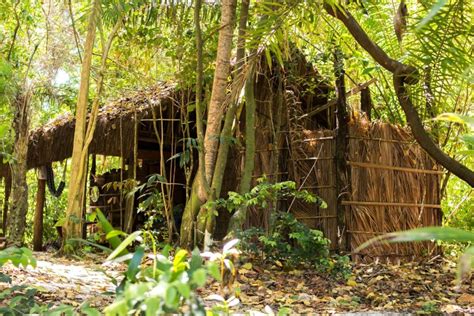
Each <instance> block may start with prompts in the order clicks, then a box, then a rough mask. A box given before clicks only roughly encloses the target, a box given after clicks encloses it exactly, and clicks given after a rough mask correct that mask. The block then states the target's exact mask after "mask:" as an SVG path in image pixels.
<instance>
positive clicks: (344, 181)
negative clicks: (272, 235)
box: [334, 48, 351, 250]
mask: <svg viewBox="0 0 474 316" xmlns="http://www.w3.org/2000/svg"><path fill="white" fill-rule="evenodd" d="M334 75H335V77H336V92H337V105H336V109H337V112H336V118H337V121H336V123H337V125H336V126H337V127H336V152H335V164H336V192H337V194H338V195H337V203H336V209H337V226H338V231H339V236H338V239H339V240H338V245H337V247H338V248H339V250H346V245H347V244H348V243H347V240H346V238H345V237H344V235H347V234H344V232H345V231H346V221H345V214H346V212H345V207H344V206H343V205H342V201H343V200H344V197H345V196H346V194H347V193H348V192H351V190H350V187H349V186H350V168H349V167H348V165H347V158H348V157H347V152H348V146H349V139H348V138H347V137H348V136H349V125H348V124H349V120H350V115H349V113H348V110H347V101H346V85H345V80H344V60H343V56H342V52H341V50H340V49H339V48H336V51H335V52H334Z"/></svg>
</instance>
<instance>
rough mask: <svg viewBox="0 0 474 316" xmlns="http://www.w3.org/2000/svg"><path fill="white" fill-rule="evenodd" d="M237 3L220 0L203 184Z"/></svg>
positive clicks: (212, 153)
mask: <svg viewBox="0 0 474 316" xmlns="http://www.w3.org/2000/svg"><path fill="white" fill-rule="evenodd" d="M236 1H237V0H222V3H221V24H220V26H221V27H220V30H219V39H218V43H217V57H216V70H215V72H214V81H213V83H212V92H211V100H210V102H209V107H208V112H207V127H206V134H205V137H204V148H205V167H206V180H207V182H208V183H211V181H212V176H213V174H214V167H215V164H216V158H217V151H218V149H219V141H220V140H219V136H220V134H221V122H222V118H223V115H224V105H225V99H226V88H227V84H228V78H229V76H230V58H231V54H232V37H233V32H234V22H235V21H234V20H235V9H236Z"/></svg>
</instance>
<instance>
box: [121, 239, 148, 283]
mask: <svg viewBox="0 0 474 316" xmlns="http://www.w3.org/2000/svg"><path fill="white" fill-rule="evenodd" d="M144 255H145V250H144V249H143V247H138V248H137V250H136V251H135V253H134V254H133V257H132V260H130V262H129V263H128V269H127V272H126V273H125V275H126V276H127V279H129V280H130V281H135V280H136V276H137V274H138V272H139V271H140V269H139V267H140V263H141V262H142V258H143V256H144Z"/></svg>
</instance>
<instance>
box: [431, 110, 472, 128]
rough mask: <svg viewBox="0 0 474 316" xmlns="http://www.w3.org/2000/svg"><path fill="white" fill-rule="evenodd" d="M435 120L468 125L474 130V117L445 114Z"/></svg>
mask: <svg viewBox="0 0 474 316" xmlns="http://www.w3.org/2000/svg"><path fill="white" fill-rule="evenodd" d="M434 120H438V121H447V122H453V123H459V124H466V125H468V126H469V127H470V128H474V117H470V116H467V115H459V114H456V113H443V114H440V115H438V116H437V117H435V118H434Z"/></svg>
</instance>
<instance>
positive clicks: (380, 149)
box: [288, 119, 441, 259]
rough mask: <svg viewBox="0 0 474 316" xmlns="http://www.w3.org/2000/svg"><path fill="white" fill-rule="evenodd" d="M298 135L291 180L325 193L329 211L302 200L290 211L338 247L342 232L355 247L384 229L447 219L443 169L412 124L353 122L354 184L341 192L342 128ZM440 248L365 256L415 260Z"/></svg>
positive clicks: (391, 248)
mask: <svg viewBox="0 0 474 316" xmlns="http://www.w3.org/2000/svg"><path fill="white" fill-rule="evenodd" d="M293 133H295V131H293ZM296 134H298V135H292V140H293V142H292V149H291V151H290V155H291V159H290V160H289V163H288V166H289V170H290V179H294V180H295V181H296V183H297V184H298V187H300V188H301V189H307V190H308V191H310V192H313V193H315V194H317V195H318V196H320V197H321V198H323V199H324V200H325V201H326V202H327V204H328V208H327V209H321V208H319V207H317V206H315V205H311V204H308V203H304V202H301V201H294V203H292V204H290V210H291V212H293V213H294V214H295V216H296V217H297V218H298V219H299V220H301V221H303V222H304V223H306V224H307V225H308V226H310V227H311V228H315V229H319V230H321V231H323V232H324V233H325V235H326V237H328V238H329V239H330V240H331V241H332V246H333V249H334V248H337V247H338V242H339V241H338V231H339V232H342V236H341V238H345V239H346V240H347V241H348V244H347V245H346V247H347V249H346V250H349V251H351V250H353V249H355V248H357V247H358V246H359V245H360V244H362V243H363V242H365V241H367V240H368V239H370V238H372V237H374V236H377V235H380V234H383V233H388V232H393V231H399V230H405V229H411V228H416V227H422V226H433V225H440V224H441V211H440V208H439V203H440V197H439V176H440V173H441V172H440V171H439V169H438V166H437V165H436V163H434V162H433V161H432V159H431V158H430V157H429V156H428V155H427V154H426V153H425V152H424V151H423V150H422V148H421V147H420V146H418V144H416V143H415V141H414V140H413V138H412V136H411V135H410V133H409V131H408V130H407V129H405V128H401V127H399V126H394V125H390V124H386V123H381V122H374V123H368V122H367V121H365V120H363V119H362V120H359V121H356V122H352V123H351V125H350V136H348V137H349V148H348V152H347V163H348V165H349V166H350V171H351V172H350V173H351V183H350V185H348V183H346V185H345V186H344V187H343V189H341V192H336V186H335V179H336V174H335V172H336V168H335V161H334V154H335V139H334V135H335V134H334V131H330V130H319V131H308V130H301V131H299V132H298V133H296ZM349 188H350V189H349ZM338 196H342V197H343V202H342V206H341V207H343V208H344V214H345V227H338V224H337V197H338ZM346 237H347V238H346ZM437 251H438V249H437V248H436V247H435V246H434V245H433V244H430V243H417V244H401V245H379V246H375V247H373V248H370V249H367V250H365V252H364V253H363V254H360V255H359V256H358V258H379V257H383V258H386V259H393V258H397V259H398V258H403V259H411V258H414V257H420V256H423V255H428V254H432V253H435V252H437Z"/></svg>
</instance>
